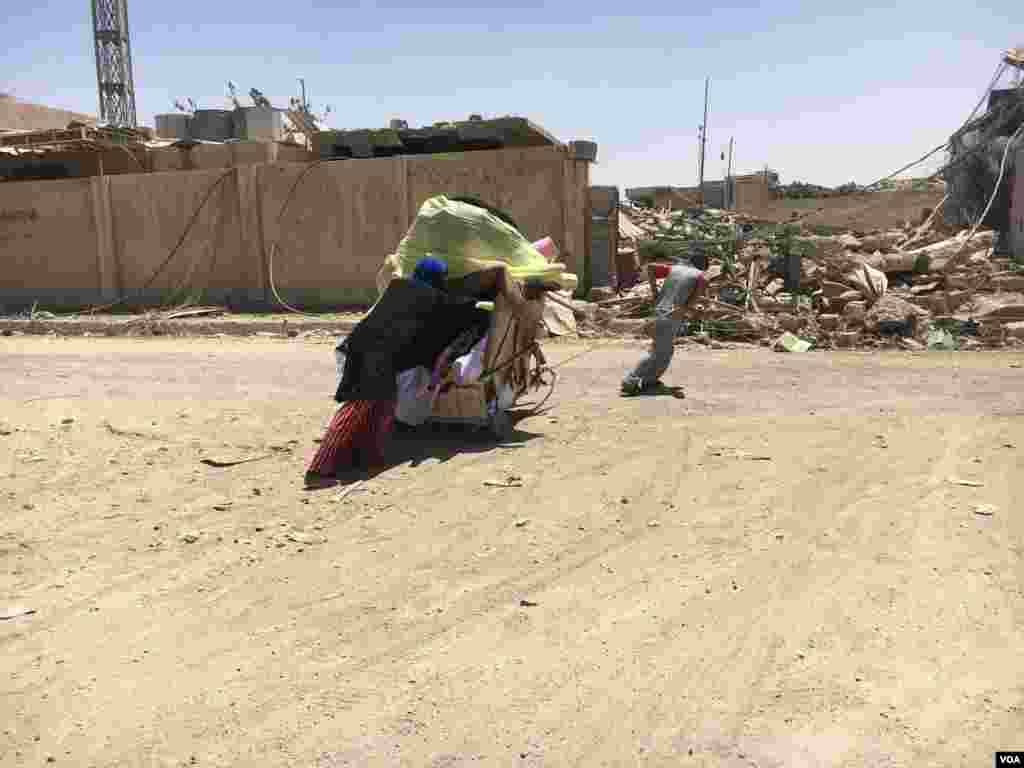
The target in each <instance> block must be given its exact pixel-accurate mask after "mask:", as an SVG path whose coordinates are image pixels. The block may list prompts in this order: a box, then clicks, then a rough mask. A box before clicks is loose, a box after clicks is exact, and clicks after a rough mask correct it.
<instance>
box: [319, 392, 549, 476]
mask: <svg viewBox="0 0 1024 768" xmlns="http://www.w3.org/2000/svg"><path fill="white" fill-rule="evenodd" d="M545 410H546V409H545ZM506 413H507V414H508V417H509V424H508V428H507V429H506V430H505V431H504V434H503V435H502V436H501V437H498V436H496V435H495V434H494V433H493V432H491V431H490V430H487V429H481V428H479V427H473V426H462V425H460V424H425V425H423V426H421V427H415V428H412V427H399V428H397V429H394V430H392V432H391V435H390V436H389V438H388V444H387V445H386V447H385V450H384V457H385V461H384V463H383V464H378V465H376V466H374V467H372V468H369V469H363V468H358V467H351V468H349V469H346V470H339V471H338V472H337V473H336V474H335V476H334V477H309V476H307V478H306V490H307V491H316V490H322V489H325V488H336V487H338V486H342V487H344V486H348V485H352V484H353V483H358V482H360V481H366V480H371V479H373V478H374V477H377V476H378V475H380V474H382V473H384V472H387V471H388V470H390V469H394V468H395V467H397V466H401V465H403V464H408V465H409V466H410V467H411V468H416V467H418V466H420V465H421V464H423V463H424V462H426V461H429V460H431V459H436V460H437V461H439V462H440V463H442V464H443V463H444V462H446V461H450V460H451V459H453V458H454V457H455V456H458V455H459V454H463V453H488V452H490V451H493V450H495V449H497V448H505V449H508V448H521V447H523V446H524V445H525V444H526V443H528V442H529V441H531V440H534V439H536V438H538V437H540V435H538V434H536V433H534V432H527V431H525V430H523V429H520V427H519V424H520V423H521V422H522V421H523V420H525V419H526V418H527V417H530V416H537V415H539V414H541V413H544V411H539V412H534V411H533V410H532V409H522V408H520V409H515V410H509V411H506Z"/></svg>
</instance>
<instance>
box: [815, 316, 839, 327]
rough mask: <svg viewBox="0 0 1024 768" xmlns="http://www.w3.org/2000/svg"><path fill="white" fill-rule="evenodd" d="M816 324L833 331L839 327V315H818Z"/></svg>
mask: <svg viewBox="0 0 1024 768" xmlns="http://www.w3.org/2000/svg"><path fill="white" fill-rule="evenodd" d="M818 324H819V325H820V326H821V327H822V328H824V329H825V330H826V331H834V330H836V329H837V328H838V327H839V315H818Z"/></svg>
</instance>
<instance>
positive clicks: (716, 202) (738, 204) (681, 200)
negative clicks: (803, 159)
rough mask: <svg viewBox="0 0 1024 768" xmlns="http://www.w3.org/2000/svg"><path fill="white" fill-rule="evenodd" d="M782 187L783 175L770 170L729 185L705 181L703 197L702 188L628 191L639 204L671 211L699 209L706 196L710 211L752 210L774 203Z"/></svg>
mask: <svg viewBox="0 0 1024 768" xmlns="http://www.w3.org/2000/svg"><path fill="white" fill-rule="evenodd" d="M778 185H779V174H778V173H776V172H775V171H770V170H769V171H760V172H758V173H748V174H744V175H740V176H733V177H731V178H730V179H729V183H728V184H727V183H726V181H725V180H724V179H718V180H709V181H705V182H704V194H703V196H702V195H701V188H700V187H669V186H664V187H633V188H630V189H627V190H626V197H627V198H629V199H630V200H632V201H633V202H635V203H640V204H643V205H649V206H652V207H654V208H667V209H669V210H680V209H682V208H696V207H698V206H700V205H701V200H702V197H703V204H704V205H705V206H706V207H708V208H729V209H732V208H735V209H737V210H749V209H754V208H757V207H759V206H761V205H765V204H767V203H768V202H769V201H771V200H774V199H775V198H776V197H777V196H778V193H777V187H778Z"/></svg>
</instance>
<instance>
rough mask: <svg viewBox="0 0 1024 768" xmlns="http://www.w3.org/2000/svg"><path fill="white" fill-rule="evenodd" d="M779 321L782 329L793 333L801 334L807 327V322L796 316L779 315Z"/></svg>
mask: <svg viewBox="0 0 1024 768" xmlns="http://www.w3.org/2000/svg"><path fill="white" fill-rule="evenodd" d="M778 321H779V327H780V328H782V329H784V330H787V331H789V332H791V333H797V332H799V331H800V329H801V328H803V327H804V325H806V321H805V320H804V319H803V318H801V317H797V316H796V315H790V314H788V313H784V314H781V315H779V317H778Z"/></svg>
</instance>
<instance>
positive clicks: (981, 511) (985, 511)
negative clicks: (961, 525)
mask: <svg viewBox="0 0 1024 768" xmlns="http://www.w3.org/2000/svg"><path fill="white" fill-rule="evenodd" d="M996 510H997V507H996V506H995V504H975V505H974V510H973V511H974V514H976V515H981V516H982V517H992V515H994V514H995V513H996Z"/></svg>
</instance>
